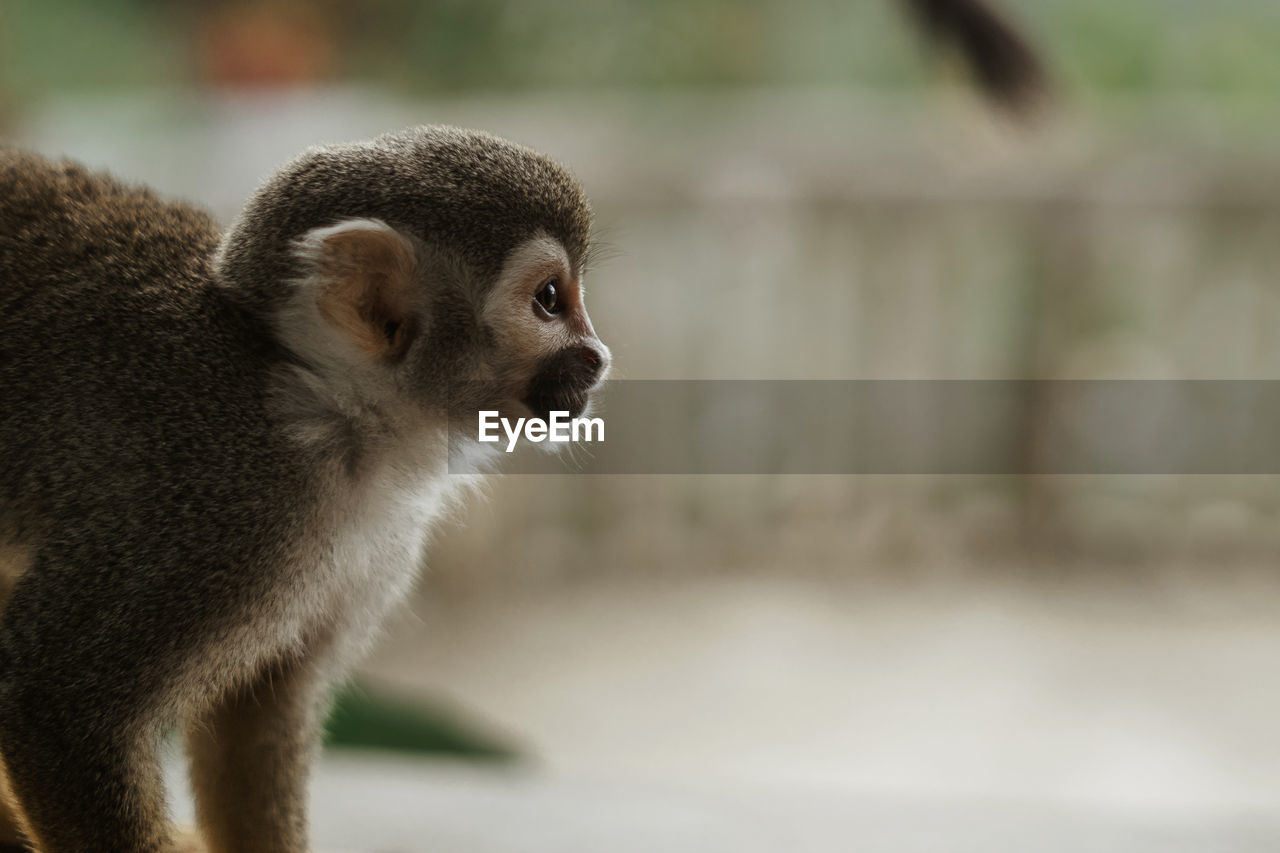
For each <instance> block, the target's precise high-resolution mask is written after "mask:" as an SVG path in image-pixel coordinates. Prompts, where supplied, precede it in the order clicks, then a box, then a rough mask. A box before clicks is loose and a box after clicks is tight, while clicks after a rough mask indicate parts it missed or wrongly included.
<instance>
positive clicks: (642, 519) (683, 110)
mask: <svg viewBox="0 0 1280 853" xmlns="http://www.w3.org/2000/svg"><path fill="white" fill-rule="evenodd" d="M122 115H123V116H127V117H128V118H129V120H128V121H125V122H122V121H121V120H120V119H121V116H122ZM1203 119H1204V112H1203V110H1197V109H1189V110H1187V111H1185V113H1177V112H1175V113H1173V114H1172V116H1171V114H1170V113H1169V112H1168V111H1160V112H1158V113H1154V112H1153V113H1152V114H1151V117H1150V120H1149V121H1144V120H1143V118H1142V115H1137V116H1136V117H1135V116H1134V115H1128V116H1126V117H1125V118H1124V120H1123V121H1119V120H1117V121H1114V122H1107V121H1102V120H1098V119H1091V118H1089V117H1088V116H1077V117H1075V118H1074V119H1070V120H1068V119H1064V120H1063V121H1062V123H1061V125H1060V126H1058V127H1056V128H1047V129H1044V130H1042V131H1041V132H1039V133H1038V134H1035V135H1032V136H1029V137H1025V138H1019V137H1017V136H1015V135H1012V134H1009V133H1004V132H999V131H998V130H997V129H993V128H992V127H989V126H987V125H985V124H984V123H983V122H982V120H981V119H978V118H975V116H974V114H972V113H969V112H966V111H963V110H959V109H957V108H956V106H955V105H954V104H947V103H942V104H936V103H935V104H931V103H925V102H921V101H917V100H907V101H898V100H894V99H886V98H876V97H868V96H855V95H847V94H839V93H765V94H756V95H750V94H748V95H732V96H731V95H713V94H704V95H679V96H671V97H665V98H664V97H657V96H646V97H624V96H606V95H595V96H589V97H588V96H581V97H550V96H529V97H521V98H494V99H487V100H482V99H473V100H467V101H453V102H448V103H436V104H418V103H408V102H403V101H397V100H394V99H391V98H387V97H382V96H379V95H376V94H374V93H367V92H358V91H343V92H332V93H313V94H309V95H302V96H278V97H273V98H261V97H260V98H208V99H205V100H194V101H193V100H191V99H183V98H174V99H168V100H166V99H165V98H157V97H152V96H139V97H136V98H125V99H120V100H119V101H118V102H117V103H114V104H113V103H111V102H104V101H103V100H102V99H100V98H99V99H94V100H92V101H90V100H87V99H69V100H65V101H59V102H54V103H50V104H48V105H45V106H44V107H41V108H40V109H37V110H35V111H33V112H32V113H30V114H29V115H28V116H27V117H26V120H25V122H24V123H22V124H20V126H19V134H18V135H19V138H20V139H22V140H25V141H26V142H28V144H31V145H33V146H35V147H37V148H39V149H41V150H44V151H47V152H50V153H53V152H58V153H68V154H71V155H74V156H80V157H83V158H85V159H88V160H89V161H91V162H94V163H97V164H101V165H107V166H111V167H113V168H115V169H116V170H117V171H119V172H120V173H122V174H125V175H127V176H129V177H132V178H137V179H141V180H147V181H150V182H153V183H156V184H157V185H159V186H160V187H161V189H164V190H166V191H168V192H170V193H173V194H177V195H183V196H187V197H192V198H196V199H199V200H204V201H206V202H207V203H209V204H211V205H213V206H214V207H215V208H216V209H217V210H218V211H219V213H220V214H221V215H223V216H224V217H225V216H229V215H230V214H231V213H232V212H233V211H234V209H235V206H236V205H237V204H238V200H239V199H241V198H243V197H244V196H245V195H246V194H247V193H248V191H249V190H250V189H251V188H252V186H253V185H254V183H255V182H256V181H257V180H258V179H259V178H260V177H261V176H262V175H263V174H265V173H266V172H268V171H269V170H270V169H271V168H273V166H274V165H275V164H277V163H279V162H280V161H282V160H283V159H285V158H287V157H288V156H291V155H292V154H294V153H296V152H297V151H298V150H301V148H302V147H304V146H305V145H308V144H313V143H315V142H319V141H330V140H341V139H349V138H358V137H361V136H366V135H371V134H373V133H376V132H379V131H381V130H385V129H389V128H393V127H398V126H403V125H407V124H412V123H416V122H421V121H424V120H427V121H448V122H452V123H458V124H466V125H472V126H481V127H485V128H487V129H490V130H493V131H495V132H498V133H502V134H504V135H508V136H511V137H513V138H516V139H520V140H522V141H525V142H527V143H529V144H531V145H533V146H534V147H537V148H540V149H543V150H547V151H549V152H551V153H553V154H554V155H556V156H558V157H559V158H560V159H562V160H563V161H565V162H566V163H568V164H569V165H570V166H571V167H572V168H573V169H574V170H575V171H577V172H578V174H579V175H580V177H581V178H582V179H583V181H584V183H585V184H586V186H587V188H588V191H589V192H590V193H591V195H592V196H593V198H594V199H595V201H596V206H597V215H598V216H597V218H598V224H599V232H600V235H601V238H602V240H603V241H604V242H605V243H606V244H607V247H608V249H607V251H606V252H605V255H606V259H605V260H604V261H603V262H602V263H600V264H599V265H598V266H597V267H596V268H595V269H593V270H592V271H591V273H590V277H589V280H588V288H589V291H590V301H591V306H592V316H593V319H594V320H595V322H596V326H597V328H598V329H599V330H600V332H601V333H602V335H603V336H604V337H605V338H606V340H607V341H608V342H609V343H610V345H611V346H612V347H613V349H614V353H615V360H616V364H617V376H619V377H621V378H630V379H734V378H738V379H746V378H751V379H789V378H811V379H854V378H859V379H869V378H902V379H907V378H912V379H1033V378H1039V379H1064V378H1074V379H1105V378H1138V379H1174V378H1177V379H1225V378H1230V379H1270V378H1276V377H1280V334H1278V333H1277V332H1278V331H1280V280H1277V275H1276V271H1277V269H1280V241H1278V240H1277V234H1280V146H1273V145H1272V144H1271V143H1272V142H1274V141H1276V138H1277V137H1280V133H1275V132H1272V131H1257V130H1256V129H1255V130H1254V131H1253V132H1252V133H1253V135H1251V136H1250V135H1247V134H1243V133H1239V134H1236V133H1234V132H1229V130H1222V129H1221V128H1218V130H1217V131H1215V128H1216V127H1217V126H1216V125H1213V124H1212V121H1211V122H1210V129H1209V130H1208V131H1206V130H1205V123H1204V120H1203ZM1223 127H1227V125H1225V124H1224V125H1223ZM1276 130H1280V125H1278V126H1277V128H1276ZM1219 131H1220V132H1219ZM1273 152H1277V153H1273ZM1020 417H1021V418H1023V422H1022V423H1020V424H1019V425H1018V435H1019V436H1020V438H1019V439H1018V440H1020V441H1024V442H1026V443H1027V444H1028V445H1034V444H1035V442H1036V437H1037V435H1038V434H1039V433H1040V432H1041V431H1043V430H1045V429H1046V428H1047V427H1048V426H1051V424H1046V422H1045V420H1044V419H1046V418H1050V417H1052V414H1051V413H1050V412H1049V411H1044V410H1036V409H1032V410H1030V411H1027V412H1023V413H1022V414H1020ZM490 491H491V492H492V493H493V498H492V500H489V501H487V502H485V503H483V504H482V505H480V506H476V507H473V508H472V509H471V510H469V511H468V513H467V517H468V524H467V526H465V527H460V528H458V529H454V530H451V531H449V532H448V533H446V534H445V535H443V536H442V538H441V541H440V545H439V547H438V548H437V549H436V552H435V557H434V560H433V562H434V564H435V567H436V571H435V577H436V583H437V584H438V585H439V586H441V587H444V588H458V589H464V588H471V587H477V586H478V587H485V586H487V585H489V584H496V585H505V584H508V583H511V582H518V581H526V582H540V581H541V580H544V579H548V580H550V579H564V578H569V577H574V576H578V575H586V574H598V573H600V572H611V571H616V572H626V573H640V574H645V573H648V574H654V575H656V574H661V573H665V572H670V573H672V574H683V573H687V572H689V571H744V570H756V569H758V570H762V571H769V570H775V571H803V572H815V573H822V574H831V573H845V572H857V571H859V567H860V566H864V565H868V564H875V565H881V564H883V563H884V562H885V561H886V560H887V561H889V562H892V563H900V564H906V563H913V564H919V563H922V562H928V563H929V564H931V565H948V564H951V563H955V564H965V563H974V562H977V563H981V562H984V561H987V560H989V559H990V558H991V557H992V556H993V555H998V554H1007V553H1024V552H1025V551H1026V550H1027V549H1031V550H1033V551H1044V550H1048V551H1051V552H1053V553H1072V554H1077V555H1080V556H1082V557H1084V558H1086V559H1091V558H1099V559H1103V558H1106V559H1110V558H1119V559H1122V560H1126V561H1135V560H1137V559H1138V558H1143V557H1159V558H1160V559H1161V560H1162V561H1164V562H1167V558H1168V557H1170V556H1186V557H1189V558H1194V559H1195V560H1196V561H1198V562H1201V563H1203V562H1204V561H1205V560H1206V559H1208V560H1209V561H1210V562H1213V561H1220V560H1225V559H1227V558H1232V559H1235V558H1246V559H1250V560H1251V559H1253V558H1255V557H1257V556H1259V555H1270V554H1271V553H1272V552H1277V553H1280V478H1277V477H1274V476H1269V475H1256V476H1244V475H1235V476H1229V477H1228V476H1187V475H1177V476H1105V475H1095V476H1049V475H1036V474H1034V473H1032V474H1030V475H1027V476H1019V477H1008V476H1006V477H998V476H987V477H982V476H967V477H945V476H910V477H906V476H903V477H872V476H860V477H838V476H805V477H759V476H733V477H692V476H673V477H643V476H617V477H603V476H602V477H511V478H506V479H498V480H496V481H495V482H494V483H493V484H492V486H491V487H490ZM921 556H928V557H930V558H931V559H930V560H928V561H921V560H918V559H916V558H918V557H921Z"/></svg>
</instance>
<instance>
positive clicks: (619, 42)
mask: <svg viewBox="0 0 1280 853" xmlns="http://www.w3.org/2000/svg"><path fill="white" fill-rule="evenodd" d="M1004 5H1005V7H1006V10H1007V11H1008V12H1009V13H1010V14H1011V16H1012V19H1013V20H1015V21H1016V22H1017V23H1018V24H1019V25H1020V27H1021V28H1022V29H1023V30H1024V31H1025V32H1026V34H1027V35H1028V37H1029V38H1030V40H1031V41H1032V42H1033V43H1034V44H1036V45H1037V46H1038V47H1039V48H1040V49H1041V50H1042V51H1043V55H1044V60H1045V63H1046V65H1047V67H1048V69H1049V71H1050V73H1051V75H1052V77H1053V78H1054V80H1055V83H1056V86H1055V91H1056V97H1055V102H1054V105H1053V107H1052V108H1051V109H1050V110H1048V111H1047V112H1046V113H1045V114H1043V115H1042V116H1041V118H1040V120H1039V121H1037V122H1035V123H1033V124H1029V125H1028V124H1019V123H1017V122H1014V121H1012V120H1010V119H1009V118H1008V117H1005V116H1002V115H1001V114H999V113H998V112H994V111H992V110H991V109H990V108H988V106H987V105H985V104H984V103H983V102H982V101H981V100H980V98H979V97H978V96H977V95H975V94H974V92H973V91H972V87H971V86H970V85H968V82H967V81H966V79H965V76H964V73H963V69H962V68H961V66H960V65H959V64H958V63H956V62H954V61H952V60H950V59H948V58H947V57H946V56H942V55H937V54H933V53H930V52H928V51H926V50H925V49H924V48H923V46H922V44H921V42H920V39H919V38H918V34H917V32H916V31H915V30H914V29H913V27H912V26H911V23H910V21H909V20H908V19H907V17H906V16H905V15H904V14H903V11H902V9H901V8H899V4H897V3H894V2H889V0H876V2H865V0H839V2H837V0H790V2H782V0H733V2H729V0H647V2H642V1H641V0H603V1H602V0H564V2H557V3H550V2H524V3H517V2H509V1H508V0H367V1H366V2H359V3H356V2H354V0H325V2H311V3H304V2H289V1H288V0H280V2H276V0H268V2H256V3H245V2H222V0H204V2H189V3H184V4H172V3H161V2H156V0H5V2H3V3H0V133H3V135H4V137H5V138H7V139H11V140H15V141H17V142H19V143H20V144H22V145H25V146H28V147H31V148H35V149H37V150H39V151H41V152H43V153H46V154H50V155H69V156H72V157H75V158H78V159H81V160H83V161H86V162H88V163H91V164H93V165H97V166H103V167H107V168H110V169H112V170H113V171H115V172H116V173H118V174H119V175H121V176H124V177H127V178H130V179H135V180H138V181H142V182H146V183H149V184H152V185H154V186H156V187H157V188H159V189H160V190H162V191H163V192H165V193H167V194H169V195H172V196H176V197H182V198H187V199H190V200H194V201H197V202H200V203H202V204H205V205H207V206H209V207H210V208H212V209H213V210H214V211H215V212H216V213H217V214H218V216H219V217H221V218H222V219H223V220H224V221H226V220H228V219H229V218H230V217H231V216H233V215H234V214H235V212H236V210H237V209H238V207H239V205H240V204H241V203H242V202H243V200H244V199H245V198H246V196H247V195H248V194H249V193H250V192H251V191H252V189H253V188H254V187H255V186H256V184H257V183H258V182H259V181H260V180H261V179H262V178H263V177H264V176H266V175H267V174H269V173H270V172H271V171H272V170H273V169H274V168H275V167H277V166H278V165H279V164H281V163H282V162H283V161H285V160H286V159H288V158H290V157H292V156H293V155H295V154H296V153H298V152H299V151H300V150H301V149H302V148H304V147H306V146H308V145H312V144H316V143H321V142H337V141H345V140H350V139H358V138H362V137H367V136H371V135H374V134H376V133H379V132H382V131H385V130H390V129H395V128H400V127H403V126H407V125H411V124H418V123H424V122H447V123H454V124H461V125H466V126H473V127H479V128H483V129H486V130H490V131H492V132H495V133H498V134H500V135H503V136H507V137H510V138H513V139H516V140H518V141H521V142H524V143H526V144H528V145H531V146H533V147H535V148H538V149H540V150H543V151H546V152H548V153H550V154H552V155H553V156H555V157H556V158H557V159H559V160H561V161H562V162H563V163H565V164H566V165H567V166H568V167H569V168H570V169H571V170H573V171H574V172H575V173H576V174H577V175H578V176H579V178H580V179H581V180H582V181H583V183H584V184H585V186H586V188H587V191H588V193H589V195H590V196H591V197H592V199H593V201H594V204H595V207H596V212H597V227H598V234H599V236H600V238H601V240H602V241H603V242H605V243H607V244H608V252H607V255H608V260H607V261H606V262H604V263H601V264H600V265H598V266H597V267H596V269H595V270H594V272H593V273H592V277H591V280H590V281H589V282H588V285H589V288H590V294H591V311H592V317H593V319H594V321H595V325H596V327H597V329H598V330H599V331H600V333H601V335H602V336H603V338H604V339H605V341H606V342H608V343H609V344H610V345H611V347H612V348H613V351H614V355H615V363H616V366H617V369H616V374H615V376H617V377H619V378H624V379H792V378H816V379H855V378H857V379H873V378H875V379H1033V378H1034V379H1051V378H1088V379H1107V378H1137V379H1173V378H1177V379H1220V378H1234V379H1239V378H1257V379H1268V378H1276V376H1277V374H1280V335H1278V334H1277V330H1280V281H1278V280H1277V279H1276V275H1275V271H1276V269H1277V267H1278V266H1280V241H1278V240H1277V234H1280V228H1278V227H1277V226H1280V145H1278V144H1277V143H1278V142H1280V109H1277V103H1278V100H1277V98H1278V95H1280V50H1277V45H1280V3H1276V2H1272V0H1220V2H1215V3H1198V2H1191V0H1126V2H1123V3H1114V2H1101V0H1021V2H1018V3H1016V4H1015V3H1014V2H1012V0H1009V2H1007V3H1005V4H1004ZM1042 421H1043V419H1038V418H1036V417H1030V418H1027V419H1026V421H1025V423H1023V424H1022V425H1021V426H1020V427H1019V428H1020V430H1022V431H1023V432H1024V433H1025V436H1024V438H1025V440H1026V441H1028V442H1034V440H1035V434H1036V431H1037V430H1039V429H1041V428H1043V427H1044V424H1043V422H1042ZM487 492H488V494H487V497H485V498H484V499H483V500H478V501H473V502H472V504H471V505H470V506H469V507H468V509H467V511H466V512H465V513H464V514H462V517H461V518H460V519H459V520H458V521H456V522H453V523H450V524H449V525H447V526H446V527H445V528H444V529H442V530H441V531H440V533H439V535H438V536H437V537H436V540H435V542H434V543H433V546H432V548H431V551H430V554H429V558H428V566H429V568H428V571H427V573H426V574H425V575H424V577H423V579H422V581H421V583H420V584H419V587H418V590H417V592H416V594H415V597H414V598H413V600H412V601H411V602H410V604H409V606H408V607H406V608H404V610H403V611H402V612H401V613H400V614H399V616H398V617H397V619H396V620H394V622H393V624H392V625H391V626H390V628H389V630H388V632H387V635H386V639H385V641H384V642H383V644H382V645H381V646H380V648H379V650H378V652H377V653H376V655H375V656H374V657H373V658H372V660H370V661H369V662H368V664H367V666H366V667H365V668H364V670H363V671H362V672H361V673H360V675H359V678H358V682H357V686H356V687H355V688H354V689H353V690H352V691H351V692H350V693H348V694H347V695H346V696H345V697H344V700H343V702H342V705H341V707H340V708H339V711H338V713H337V715H336V716H335V719H334V723H333V726H332V728H333V741H334V744H333V748H332V749H331V751H330V752H329V753H328V754H327V756H326V759H325V762H324V765H323V767H322V770H321V773H320V776H319V779H318V782H317V786H316V792H315V797H316V808H315V823H316V828H315V835H316V842H317V844H318V845H319V846H320V847H321V848H322V849H350V850H374V849H377V850H403V851H426V850H433V851H434V850H446V851H451V853H452V851H456V853H471V851H485V853H488V851H494V853H498V852H499V851H502V852H503V853H506V851H552V850H554V851H569V853H574V852H575V851H633V850H634V851H653V850H664V851H686V850H687V851H721V850H724V851H729V850H732V851H735V853H738V851H757V850H759V851H764V850H770V851H773V850H777V849H780V848H782V847H783V845H786V846H787V847H789V848H791V849H794V850H804V851H810V850H812V851H827V850H860V851H879V850H884V851H917V850H919V851H966V850H979V849H981V850H984V851H1002V850H1019V851H1021V850H1027V849H1031V850H1037V851H1044V850H1064V851H1065V850H1073V851H1078V850H1090V851H1103V850H1105V851H1111V850H1115V851H1126V853H1128V851H1144V850H1157V849H1158V850H1161V851H1169V850H1188V851H1218V850H1224V851H1225V850H1232V851H1236V850H1239V851H1254V850H1257V851H1263V850H1274V849H1277V848H1278V847H1280V732H1278V731H1277V722H1276V721H1277V720H1280V685H1278V684H1277V679H1276V677H1275V673H1274V664H1275V661H1276V660H1277V659H1278V658H1280V618H1278V617H1280V578H1278V577H1277V569H1276V565H1277V557H1280V479H1278V478H1277V477H1276V476H1269V475H1268V476H1264V475H1256V476H1234V477H1227V476H1149V477H1138V476H1129V477H1120V476H1074V477H1066V476H1050V475H1048V474H1036V473H1035V472H1031V473H1029V474H1028V475H1027V476H1021V477H956V476H951V477H944V476H936V477H930V476H898V477H872V476H861V477H853V476H795V477H766V476H746V475H743V476H732V477H728V476H725V477H714V476H612V477H611V476H590V477H587V476H568V475H565V476H514V477H507V478H505V479H504V478H500V477H499V478H495V479H494V480H493V481H492V483H491V484H490V486H489V488H488V489H487ZM184 796H185V795H181V794H180V795H179V797H178V802H177V804H176V806H175V807H176V809H177V810H178V811H179V812H180V813H189V809H190V806H189V803H187V802H186V801H185V799H183V797H184Z"/></svg>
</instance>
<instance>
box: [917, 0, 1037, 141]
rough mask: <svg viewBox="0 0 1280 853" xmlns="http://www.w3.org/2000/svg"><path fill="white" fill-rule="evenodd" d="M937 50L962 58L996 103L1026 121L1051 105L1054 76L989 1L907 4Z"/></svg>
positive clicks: (931, 0) (930, 0) (932, 0)
mask: <svg viewBox="0 0 1280 853" xmlns="http://www.w3.org/2000/svg"><path fill="white" fill-rule="evenodd" d="M905 2H906V6H907V10H908V12H909V13H910V14H911V16H912V17H913V18H914V19H915V21H916V23H917V25H918V26H919V27H920V29H921V31H922V32H923V34H924V35H925V37H926V38H927V39H928V40H929V42H930V44H931V46H933V47H935V48H942V49H945V50H951V51H954V52H955V53H957V54H959V55H960V57H961V58H962V59H963V60H964V62H965V63H966V64H967V65H968V66H969V69H970V71H971V72H972V74H973V78H974V80H975V82H976V83H977V85H978V88H979V89H981V90H982V92H983V94H985V95H986V96H987V97H988V98H989V99H990V100H991V101H992V102H993V103H995V104H996V105H998V106H1000V107H1001V108H1003V109H1005V110H1007V111H1008V112H1010V113H1012V114H1014V115H1015V116H1018V117H1021V118H1028V117H1030V116H1031V115H1032V114H1034V113H1036V112H1037V111H1039V110H1040V109H1042V108H1043V107H1044V106H1046V105H1047V103H1048V100H1049V94H1050V84H1049V79H1048V75H1047V74H1046V72H1045V70H1044V66H1043V64H1042V63H1041V60H1040V57H1039V55H1038V54H1037V52H1036V50H1035V48H1034V47H1032V45H1031V44H1030V43H1029V42H1028V41H1027V40H1026V39H1025V38H1024V37H1023V36H1022V35H1021V34H1020V33H1019V32H1018V30H1017V29H1016V28H1015V27H1014V26H1013V25H1012V24H1010V23H1009V21H1008V20H1007V19H1006V18H1005V17H1004V16H1003V15H1002V14H1001V13H999V12H998V11H997V10H996V9H994V8H993V7H992V6H991V5H990V4H989V3H987V2H985V0H905Z"/></svg>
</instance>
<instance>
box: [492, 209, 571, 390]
mask: <svg viewBox="0 0 1280 853" xmlns="http://www.w3.org/2000/svg"><path fill="white" fill-rule="evenodd" d="M572 276H573V273H572V270H571V267H570V264H569V255H568V253H567V252H566V251H565V249H564V246H562V245H561V244H560V241H559V240H556V239H555V238H554V237H550V236H547V235H545V234H543V235H539V236H537V237H533V238H531V239H529V240H527V241H526V242H524V243H523V244H521V245H520V246H517V247H516V248H515V249H514V250H513V251H512V252H511V254H510V255H508V256H507V260H506V263H505V264H503V267H502V272H501V273H499V275H498V279H497V282H496V284H495V285H494V287H493V289H492V290H490V292H489V295H488V298H487V299H486V301H485V305H484V318H485V322H486V324H487V325H488V326H489V328H490V329H493V331H494V334H495V335H496V336H497V338H498V344H499V348H500V349H501V350H502V352H503V354H504V356H505V357H506V359H507V360H509V361H512V362H515V363H521V364H528V365H533V364H534V363H535V362H536V361H537V360H538V359H539V358H541V357H542V356H544V355H547V354H550V353H552V352H555V351H556V350H558V349H560V348H561V347H565V346H568V345H569V344H570V343H571V342H572V339H573V335H572V333H571V332H570V331H569V330H567V329H566V328H565V327H564V325H563V324H562V323H556V322H549V321H547V320H546V319H544V318H542V317H539V316H538V315H537V314H536V313H535V312H534V310H533V297H534V294H535V293H537V291H538V288H539V287H540V286H541V285H542V284H543V283H544V282H546V281H547V279H549V278H553V277H554V278H558V279H560V281H561V282H562V285H561V287H569V286H570V282H571V281H572Z"/></svg>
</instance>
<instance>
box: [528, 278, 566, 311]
mask: <svg viewBox="0 0 1280 853" xmlns="http://www.w3.org/2000/svg"><path fill="white" fill-rule="evenodd" d="M533 301H534V303H535V304H536V305H537V306H538V307H539V308H541V309H542V310H543V311H545V312H547V313H548V314H559V313H560V296H559V294H558V293H556V280H555V279H554V278H550V279H547V281H546V282H545V283H543V285H542V287H541V288H539V290H538V292H537V293H536V294H534V296H533Z"/></svg>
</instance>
